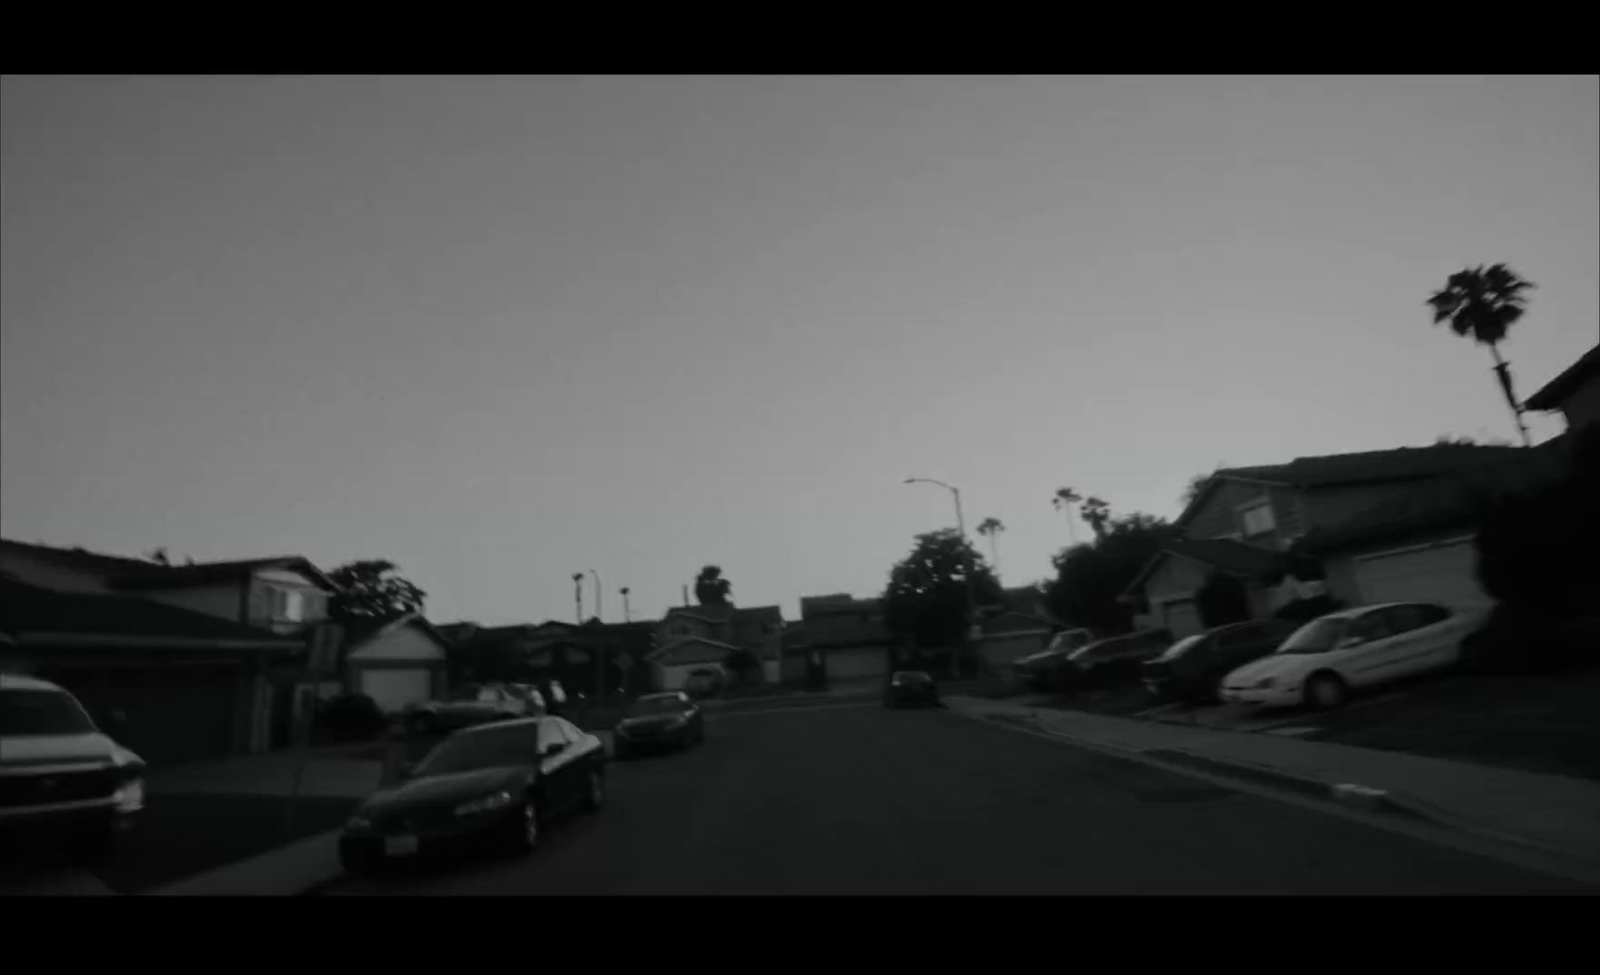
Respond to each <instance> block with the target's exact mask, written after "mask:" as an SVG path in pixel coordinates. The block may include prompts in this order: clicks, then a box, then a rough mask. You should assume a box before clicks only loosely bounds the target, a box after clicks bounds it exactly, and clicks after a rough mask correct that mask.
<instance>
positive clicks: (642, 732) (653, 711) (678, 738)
mask: <svg viewBox="0 0 1600 975" xmlns="http://www.w3.org/2000/svg"><path fill="white" fill-rule="evenodd" d="M705 740H706V718H705V715H704V714H703V713H701V711H700V706H699V705H698V704H696V703H695V702H694V700H693V699H692V698H690V697H689V695H687V694H685V693H684V692H682V691H666V692H663V693H660V694H645V695H644V696H642V697H640V698H639V699H638V700H637V701H634V702H633V704H632V706H630V707H629V708H628V712H627V714H625V715H623V717H622V720H621V721H618V722H617V727H616V731H615V746H616V752H617V757H618V758H628V757H630V756H633V755H636V754H638V753H640V752H643V751H650V750H655V749H665V748H675V749H678V750H680V751H681V750H685V749H687V748H689V746H691V745H697V744H699V743H701V742H703V741H705Z"/></svg>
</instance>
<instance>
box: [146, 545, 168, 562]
mask: <svg viewBox="0 0 1600 975" xmlns="http://www.w3.org/2000/svg"><path fill="white" fill-rule="evenodd" d="M145 558H147V559H149V560H150V561H152V562H154V563H155V564H156V565H171V564H172V560H171V559H169V558H168V557H167V547H166V546H165V545H163V546H161V547H160V548H157V549H151V550H150V552H149V553H148V554H147V555H146V556H145Z"/></svg>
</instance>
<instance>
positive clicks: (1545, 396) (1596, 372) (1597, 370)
mask: <svg viewBox="0 0 1600 975" xmlns="http://www.w3.org/2000/svg"><path fill="white" fill-rule="evenodd" d="M1595 379H1600V345H1597V346H1595V347H1594V348H1592V349H1590V350H1589V351H1588V352H1585V353H1584V354H1583V355H1581V356H1579V357H1578V361H1577V362H1574V363H1573V364H1572V365H1570V366H1568V367H1567V368H1565V369H1563V370H1562V371H1561V374H1560V375H1558V376H1556V378H1554V379H1552V380H1550V381H1549V382H1547V383H1545V384H1544V386H1542V387H1540V389H1539V391H1538V392H1536V393H1534V394H1533V395H1532V396H1529V397H1528V398H1527V399H1525V400H1523V401H1522V405H1523V406H1524V407H1525V408H1526V409H1530V410H1543V411H1549V410H1559V409H1560V408H1561V404H1562V403H1563V402H1565V401H1566V399H1567V398H1568V397H1569V396H1571V395H1572V394H1573V393H1574V392H1576V391H1577V390H1578V388H1579V387H1581V386H1582V385H1583V384H1584V383H1587V382H1592V381H1593V380H1595Z"/></svg>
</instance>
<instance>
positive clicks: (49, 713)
mask: <svg viewBox="0 0 1600 975" xmlns="http://www.w3.org/2000/svg"><path fill="white" fill-rule="evenodd" d="M144 770H145V763H144V761H143V760H142V759H140V758H139V756H138V755H135V754H134V753H133V752H131V751H129V750H128V749H126V748H123V747H122V746H121V745H119V744H117V743H116V742H115V741H112V740H111V739H110V738H109V737H107V736H106V735H105V734H103V733H102V732H101V731H100V729H99V728H97V727H95V724H94V721H93V720H91V719H90V717H89V715H88V712H86V711H84V709H83V706H82V705H81V704H79V703H78V699H77V698H75V697H73V696H72V694H71V693H69V692H68V691H67V690H66V689H64V688H62V687H59V686H57V685H55V684H52V683H50V682H49V681H44V680H39V679H37V678H33V677H24V676H20V675H16V674H0V831H4V832H8V833H9V832H13V831H16V832H19V833H35V832H41V833H48V834H54V835H55V836H57V837H59V838H61V839H63V840H66V841H67V844H68V846H69V847H70V848H71V850H72V851H73V852H74V853H78V854H81V855H85V856H88V857H90V858H93V859H103V858H105V857H108V856H110V855H111V854H112V853H114V852H115V850H116V842H117V837H118V836H119V835H120V834H121V833H122V832H123V831H124V830H126V829H127V828H128V827H130V826H131V825H132V823H133V818H134V817H135V816H136V815H137V814H138V812H139V811H140V810H141V809H143V808H144Z"/></svg>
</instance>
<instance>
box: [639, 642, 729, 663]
mask: <svg viewBox="0 0 1600 975" xmlns="http://www.w3.org/2000/svg"><path fill="white" fill-rule="evenodd" d="M691 647H696V648H703V651H704V655H705V659H707V660H711V659H718V660H720V659H721V658H722V657H725V656H727V655H728V654H730V653H733V652H734V651H736V650H740V649H742V648H741V647H736V646H734V645H733V644H731V643H723V642H722V641H720V640H707V639H706V638H705V637H699V636H688V637H684V638H683V639H681V640H674V641H672V642H671V643H669V644H667V645H666V646H664V647H658V648H657V649H655V650H653V651H651V652H650V654H649V656H647V657H645V659H646V660H648V661H650V662H651V663H662V662H664V661H667V660H671V659H673V658H676V657H680V656H683V655H684V654H683V651H685V650H688V649H689V648H691ZM695 662H699V661H698V659H697V660H696V661H695Z"/></svg>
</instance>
